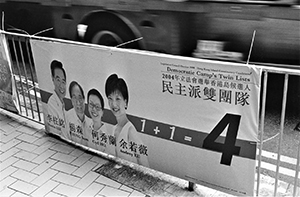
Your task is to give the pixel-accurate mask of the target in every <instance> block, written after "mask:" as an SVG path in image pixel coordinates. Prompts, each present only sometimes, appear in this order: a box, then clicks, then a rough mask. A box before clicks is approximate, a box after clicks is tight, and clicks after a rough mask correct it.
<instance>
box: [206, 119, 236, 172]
mask: <svg viewBox="0 0 300 197" xmlns="http://www.w3.org/2000/svg"><path fill="white" fill-rule="evenodd" d="M240 120H241V116H240V115H234V114H226V115H225V116H224V117H223V118H222V120H221V121H220V122H219V123H218V124H217V125H216V126H215V128H214V129H213V130H212V131H211V132H210V133H209V134H208V136H207V137H206V138H205V139H204V141H203V148H206V149H208V150H213V151H217V152H221V153H223V154H222V158H221V164H224V165H229V166H230V164H231V160H232V156H233V155H237V156H238V155H239V153H240V148H241V147H238V146H235V142H236V137H237V133H238V129H239V125H240ZM227 125H228V129H227V133H226V137H225V142H224V143H220V142H216V140H217V138H218V137H219V136H220V135H221V133H222V132H223V131H224V130H225V128H226V127H227Z"/></svg>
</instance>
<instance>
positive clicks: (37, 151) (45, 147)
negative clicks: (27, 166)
mask: <svg viewBox="0 0 300 197" xmlns="http://www.w3.org/2000/svg"><path fill="white" fill-rule="evenodd" d="M33 144H35V145H37V146H39V147H38V148H37V149H35V150H34V153H35V154H42V153H43V152H45V151H46V150H49V149H50V148H51V147H52V146H54V145H55V143H53V142H49V141H46V142H43V143H42V144H40V143H33ZM51 151H53V150H51ZM55 152H56V151H55Z"/></svg>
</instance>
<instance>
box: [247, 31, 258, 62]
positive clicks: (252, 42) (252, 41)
mask: <svg viewBox="0 0 300 197" xmlns="http://www.w3.org/2000/svg"><path fill="white" fill-rule="evenodd" d="M255 33H256V30H254V31H253V35H252V40H251V45H250V50H249V54H248V59H247V65H248V64H249V61H250V56H251V53H252V48H253V44H254V38H255Z"/></svg>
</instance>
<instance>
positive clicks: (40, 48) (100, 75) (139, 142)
mask: <svg viewBox="0 0 300 197" xmlns="http://www.w3.org/2000/svg"><path fill="white" fill-rule="evenodd" d="M31 45H32V49H33V56H34V62H35V66H36V69H37V77H38V81H39V87H40V88H41V95H42V103H43V112H44V119H45V125H46V130H47V131H48V132H51V133H54V134H57V135H59V136H61V137H63V138H66V139H69V140H72V141H73V142H76V143H80V144H82V145H84V146H87V147H90V148H93V149H95V150H99V151H102V152H105V153H108V154H111V155H114V156H117V157H119V158H122V159H126V160H129V161H131V162H135V163H138V164H141V165H144V166H147V167H150V168H152V169H155V170H158V171H162V172H165V173H168V174H171V175H174V176H177V177H180V178H183V179H186V180H188V181H191V182H195V183H199V184H202V185H206V186H209V187H212V188H214V189H219V190H222V191H225V192H228V193H233V194H236V195H253V190H254V175H255V157H256V144H257V135H258V109H259V92H260V76H261V70H260V69H258V68H254V67H251V66H248V65H242V64H233V63H225V62H216V61H208V60H199V59H194V58H183V57H177V56H170V55H163V54H157V53H147V52H140V51H133V50H125V49H117V48H109V47H103V46H102V47H101V46H92V45H81V44H79V43H71V42H70V43H69V42H62V41H55V40H54V41H53V40H51V41H49V40H48V41H47V40H45V39H44V40H42V39H38V40H37V39H32V40H31Z"/></svg>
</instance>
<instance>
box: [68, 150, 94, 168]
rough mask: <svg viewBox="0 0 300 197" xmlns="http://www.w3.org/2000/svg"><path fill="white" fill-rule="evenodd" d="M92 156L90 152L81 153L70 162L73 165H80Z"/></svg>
mask: <svg viewBox="0 0 300 197" xmlns="http://www.w3.org/2000/svg"><path fill="white" fill-rule="evenodd" d="M91 158H92V156H91V155H90V154H86V153H84V154H82V155H80V156H79V157H78V158H77V159H75V160H74V161H73V162H72V164H73V165H75V166H82V165H83V164H84V163H85V162H87V161H88V160H89V159H91Z"/></svg>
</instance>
